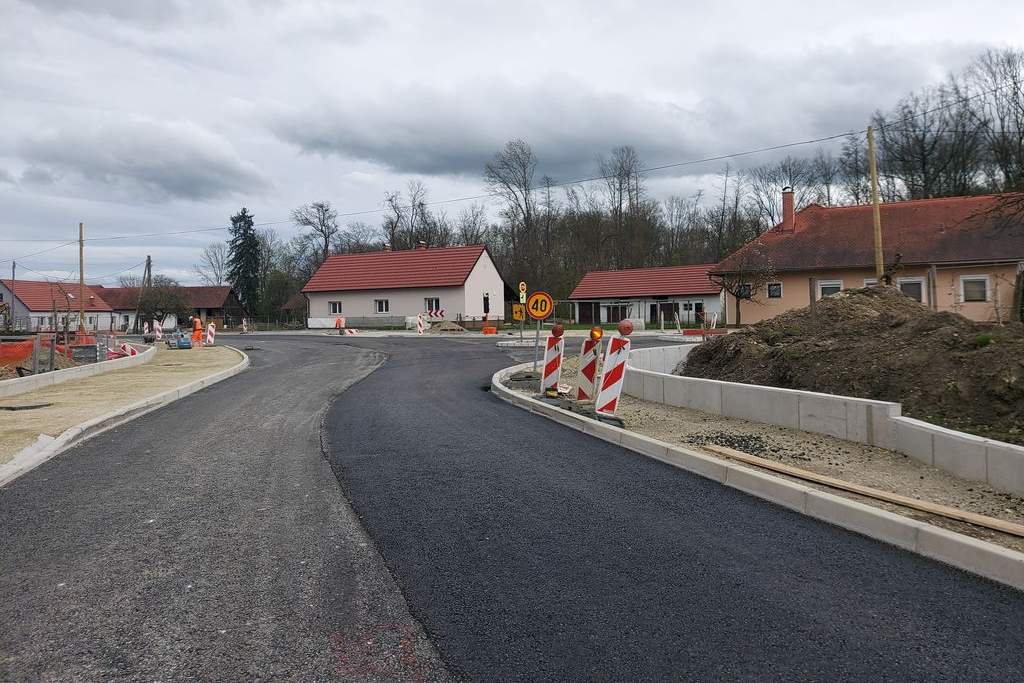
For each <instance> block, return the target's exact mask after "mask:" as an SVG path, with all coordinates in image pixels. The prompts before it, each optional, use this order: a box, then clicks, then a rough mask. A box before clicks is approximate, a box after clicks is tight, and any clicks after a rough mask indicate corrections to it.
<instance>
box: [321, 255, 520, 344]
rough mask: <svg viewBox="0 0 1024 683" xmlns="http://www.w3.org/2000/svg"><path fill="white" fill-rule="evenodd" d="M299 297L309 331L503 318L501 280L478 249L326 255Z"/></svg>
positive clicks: (488, 256)
mask: <svg viewBox="0 0 1024 683" xmlns="http://www.w3.org/2000/svg"><path fill="white" fill-rule="evenodd" d="M302 293H303V294H304V295H305V297H306V299H307V300H308V302H309V317H308V321H307V324H308V326H309V327H310V328H333V327H334V326H335V324H336V321H337V319H338V318H341V317H344V318H345V324H346V325H347V326H348V327H404V326H405V323H406V318H407V317H411V316H415V315H418V314H421V313H422V314H424V315H425V318H426V320H427V321H429V322H438V321H441V320H452V321H456V322H459V321H462V322H478V321H482V320H483V319H484V318H485V317H486V318H487V320H490V321H494V320H502V319H503V318H504V312H505V282H504V280H502V279H501V275H499V274H498V269H497V268H496V267H495V265H494V261H492V260H491V256H490V254H488V253H487V249H486V247H484V246H483V245H482V244H477V245H472V246H466V247H440V248H427V247H419V248H417V249H409V250H405V251H374V252H368V253H363V254H337V255H335V256H330V257H328V259H327V260H326V261H324V263H323V265H321V266H320V268H319V269H318V270H317V271H316V273H314V274H313V277H311V278H310V279H309V282H307V283H306V286H305V287H303V288H302Z"/></svg>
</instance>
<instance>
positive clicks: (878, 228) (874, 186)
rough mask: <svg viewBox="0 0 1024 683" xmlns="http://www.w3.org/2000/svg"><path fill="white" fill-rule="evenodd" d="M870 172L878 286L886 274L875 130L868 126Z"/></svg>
mask: <svg viewBox="0 0 1024 683" xmlns="http://www.w3.org/2000/svg"><path fill="white" fill-rule="evenodd" d="M868 171H869V173H870V174H871V207H872V208H871V213H872V216H873V218H874V224H875V278H876V279H877V280H878V284H880V285H881V284H884V283H883V282H882V276H883V275H884V274H885V262H884V259H883V258H882V211H881V209H880V208H879V206H878V165H877V164H876V163H875V128H874V126H868Z"/></svg>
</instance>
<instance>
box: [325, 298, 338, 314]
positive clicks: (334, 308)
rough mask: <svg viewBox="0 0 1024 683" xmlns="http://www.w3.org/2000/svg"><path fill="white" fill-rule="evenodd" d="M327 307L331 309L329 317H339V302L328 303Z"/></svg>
mask: <svg viewBox="0 0 1024 683" xmlns="http://www.w3.org/2000/svg"><path fill="white" fill-rule="evenodd" d="M327 305H328V306H330V307H331V315H341V302H340V301H329V302H327Z"/></svg>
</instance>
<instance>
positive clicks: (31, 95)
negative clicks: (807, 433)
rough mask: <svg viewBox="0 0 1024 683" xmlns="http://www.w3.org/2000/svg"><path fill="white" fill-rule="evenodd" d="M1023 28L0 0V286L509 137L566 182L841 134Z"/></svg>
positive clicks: (481, 9) (281, 210)
mask: <svg viewBox="0 0 1024 683" xmlns="http://www.w3.org/2000/svg"><path fill="white" fill-rule="evenodd" d="M994 17H997V18H998V19H997V20H993V18H994ZM1021 26H1024V5H1017V4H1016V3H1007V2H988V1H986V0H974V1H973V2H970V3H965V2H958V3H953V2H945V3H937V2H934V1H929V2H923V1H921V2H919V1H918V0H903V1H902V2H898V3H894V2H891V1H886V2H875V1H873V0H861V1H860V2H856V3H854V2H839V1H833V2H829V3H809V2H804V3H798V2H788V1H786V0H775V1H774V2H770V3H768V2H760V1H755V0H746V1H739V0H733V1H719V2H714V3H692V2H679V1H678V0H675V1H672V0H649V1H647V2H624V1H619V0H606V1H605V2H600V3H595V2H592V1H591V2H583V1H581V2H566V1H559V0H544V1H543V2H533V1H524V0H520V1H518V2H508V1H507V0H505V1H503V2H491V1H489V0H446V1H443V2H442V1H441V0H438V1H436V2H413V1H412V0H409V1H408V2H392V1H390V0H376V1H375V2H372V3H371V2H352V3H346V2H340V1H335V2H331V1H328V0H323V1H319V2H316V1H304V0H290V1H289V2H286V3H285V2H273V1H271V0H195V1H191V0H132V1H131V2H126V1H122V0H80V1H79V2H72V1H70V0H0V133H2V134H0V240H2V241H0V273H3V274H4V276H5V277H7V276H9V271H10V260H11V259H12V258H17V260H18V262H19V265H23V266H24V267H25V270H21V269H19V277H37V275H35V274H34V273H33V272H32V271H37V272H41V273H45V274H46V275H48V276H51V277H58V278H63V277H67V276H69V275H72V276H76V275H75V274H76V273H77V250H76V249H75V248H74V246H62V247H58V245H60V244H62V242H63V241H67V240H73V239H76V238H77V229H78V223H79V221H82V222H84V223H85V225H86V231H87V237H92V238H96V237H108V236H116V237H126V238H125V239H117V240H101V241H95V242H90V243H89V244H88V245H87V252H86V253H87V264H86V272H87V275H90V276H100V275H107V274H111V273H115V272H117V271H120V270H123V269H125V268H129V267H131V266H133V265H135V264H137V263H139V262H141V261H142V260H143V259H144V258H145V255H146V254H152V256H153V258H154V264H155V269H156V271H158V272H163V273H167V274H171V275H174V276H177V277H178V278H180V279H182V280H183V281H185V282H189V281H192V280H193V279H194V278H193V277H192V276H191V274H190V266H191V264H193V263H194V262H195V261H196V260H197V256H198V252H199V251H200V249H201V248H202V247H203V246H204V245H205V244H208V243H209V242H211V241H214V240H218V239H223V237H224V235H225V234H226V231H219V232H216V231H212V232H203V233H193V234H189V235H172V234H167V233H174V232H180V231H185V230H190V229H195V228H200V227H218V226H223V225H224V224H225V223H226V221H227V217H228V216H229V215H230V214H232V213H233V212H235V211H236V210H237V209H238V208H239V207H240V206H242V205H245V206H247V207H249V209H250V210H251V211H252V212H253V213H254V214H255V215H256V219H257V222H268V223H269V222H278V221H281V222H282V223H281V224H279V225H276V226H275V228H276V229H277V230H278V231H279V233H280V234H281V236H282V237H283V238H286V239H287V238H290V237H291V236H293V235H294V234H295V228H294V227H292V226H290V225H289V224H287V222H286V221H287V218H288V215H289V212H290V210H291V209H292V208H293V207H295V206H297V205H299V204H302V203H304V202H308V201H313V200H318V199H328V200H330V201H332V202H333V203H334V204H335V205H336V207H338V209H339V210H340V211H341V212H343V213H361V212H373V211H377V210H379V209H380V208H381V200H382V198H383V194H384V192H385V191H387V190H392V189H398V188H401V187H403V186H404V185H405V183H406V181H407V180H408V179H410V178H419V179H422V180H423V181H424V182H425V183H426V185H427V186H428V188H429V190H430V198H431V199H432V200H441V199H447V198H455V197H463V196H467V195H475V194H478V193H480V192H481V191H482V189H483V188H482V184H481V179H480V174H481V169H482V166H483V164H484V162H485V161H486V160H487V159H488V158H489V157H490V156H491V155H493V154H494V152H495V150H496V149H497V148H498V147H500V146H501V145H502V144H503V143H504V142H505V141H506V140H508V139H510V138H514V137H521V138H523V139H525V140H527V141H528V142H530V144H531V145H532V146H533V147H534V149H535V151H536V152H537V155H538V157H539V158H540V169H539V173H548V174H550V175H552V176H553V177H555V178H557V179H558V180H571V179H574V178H579V177H586V176H588V175H591V174H592V173H593V172H594V158H595V156H596V155H597V154H599V153H602V152H607V150H608V149H610V148H611V147H613V146H616V145H621V144H632V145H634V146H635V147H636V148H637V149H638V150H639V151H640V153H641V156H642V158H643V160H644V161H645V162H646V163H647V164H648V165H655V164H662V163H671V162H678V161H685V160H688V159H695V158H700V157H704V156H712V155H717V154H723V153H729V152H735V151H739V150H744V149H750V148H756V147H762V146H768V145H774V144H779V143H784V142H789V141H793V140H803V139H809V138H815V137H819V136H824V135H829V134H833V133H837V132H841V131H844V130H849V129H852V128H861V127H863V125H864V124H865V123H866V121H867V117H868V116H869V114H870V113H871V112H872V111H873V110H874V109H876V108H882V109H887V108H888V107H889V106H891V104H892V103H893V102H894V101H895V100H896V99H897V98H898V97H900V96H901V95H902V94H904V93H905V92H907V91H909V90H911V89H914V88H917V87H919V86H921V85H923V84H925V83H927V82H930V81H934V80H938V79H941V78H942V77H943V75H944V74H945V73H946V72H948V71H950V70H958V69H959V68H961V67H962V66H963V65H964V64H965V63H966V62H967V61H969V60H970V59H971V57H973V56H974V55H976V54H977V53H979V52H981V51H982V50H984V49H986V48H988V47H1003V46H1011V45H1012V46H1019V44H1020V41H1021V40H1022V39H1021V34H1020V27H1021ZM758 161H763V159H757V158H754V159H750V160H748V161H746V163H757V162H758ZM734 163H736V162H734ZM739 163H740V164H742V163H745V162H744V161H743V160H741V161H740V162H739ZM720 170H721V164H706V165H702V166H696V167H687V168H686V170H685V174H684V172H683V171H679V172H677V174H675V175H672V174H667V173H659V174H656V175H652V176H651V178H650V181H649V182H650V186H651V188H652V191H653V192H654V193H656V194H657V195H659V196H665V195H668V194H670V193H677V194H684V195H685V194H689V193H692V192H694V191H695V190H696V189H697V188H699V187H701V186H704V185H706V184H707V183H708V182H709V176H710V175H711V174H714V173H717V172H718V171H720ZM446 208H447V210H448V211H449V212H450V213H452V214H456V213H458V210H459V208H460V207H459V204H457V203H455V204H450V205H447V206H446ZM358 219H359V220H364V221H367V222H370V223H377V222H379V215H377V214H374V213H365V214H363V215H360V216H358ZM350 220H356V218H352V219H350ZM149 233H162V235H161V236H158V237H131V236H133V235H145V234H149ZM46 240H51V241H46ZM53 247H58V248H53ZM43 250H47V251H43ZM41 251H42V252H43V253H36V252H41ZM28 269H32V270H28ZM135 272H138V271H135ZM113 279H116V278H114V277H111V278H108V282H110V281H111V280H113Z"/></svg>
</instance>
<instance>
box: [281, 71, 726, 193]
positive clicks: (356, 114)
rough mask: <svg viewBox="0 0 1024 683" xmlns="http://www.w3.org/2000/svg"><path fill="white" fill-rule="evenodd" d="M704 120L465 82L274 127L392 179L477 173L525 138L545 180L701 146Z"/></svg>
mask: <svg viewBox="0 0 1024 683" xmlns="http://www.w3.org/2000/svg"><path fill="white" fill-rule="evenodd" d="M706 123H707V122H704V121H702V120H701V117H700V115H699V114H698V113H695V112H692V111H689V110H687V109H685V108H682V107H679V106H676V105H672V104H669V103H659V102H653V101H649V100H643V99H640V98H637V97H633V96H630V97H627V96H624V95H616V94H603V93H597V92H593V91H589V90H586V89H583V88H581V87H579V86H577V85H576V84H574V83H571V82H562V81H559V82H547V83H544V84H541V85H537V86H530V87H521V86H513V85H510V84H504V83H494V82H492V83H488V84H480V83H477V84H468V85H467V86H466V87H465V88H464V89H462V90H460V91H459V92H452V91H443V90H432V89H426V88H419V87H410V88H406V89H404V90H401V91H397V92H392V93H391V94H390V96H389V97H388V98H387V99H381V100H375V101H367V100H357V99H348V100H341V101H337V102H333V103H323V104H318V105H316V106H313V107H308V108H302V109H297V110H291V111H286V112H282V113H280V114H279V115H277V116H276V117H275V118H274V119H273V120H272V121H271V123H270V126H271V129H272V130H273V131H274V132H275V133H276V134H277V135H278V136H279V137H280V138H281V139H282V140H284V141H286V142H288V143H291V144H293V145H295V146H297V147H298V148H299V149H301V150H302V151H304V152H307V153H316V154H323V155H339V156H344V157H352V158H357V159H364V160H369V161H373V162H377V163H379V164H382V165H384V166H386V167H388V168H390V169H392V170H394V171H397V172H403V173H422V174H428V175H432V174H464V175H479V174H480V172H481V171H482V168H483V165H484V163H486V161H487V160H488V159H490V158H491V157H492V156H493V155H494V153H495V151H497V150H498V149H499V148H500V147H501V146H502V145H503V144H504V143H505V142H506V141H507V140H508V139H509V138H513V137H522V138H524V139H526V140H527V141H528V142H529V143H530V144H531V145H532V146H533V147H534V149H535V151H536V152H537V154H538V157H539V158H540V161H541V166H540V168H539V172H540V173H548V174H551V175H553V176H556V177H560V178H565V177H566V175H573V174H579V173H589V172H591V171H592V170H593V166H594V159H595V155H596V154H597V153H601V152H606V151H607V150H608V149H609V148H610V147H613V146H615V145H620V144H632V145H634V146H635V147H637V148H638V149H639V150H640V152H641V154H644V155H645V158H646V159H648V160H653V159H655V158H660V157H662V156H663V154H662V150H664V148H665V147H667V146H672V147H673V148H674V150H676V153H677V154H678V153H680V150H681V151H682V153H686V152H692V151H695V150H697V149H698V148H699V146H700V145H699V144H698V143H697V142H696V139H697V138H698V137H699V132H700V131H702V130H703V129H705V128H706Z"/></svg>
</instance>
